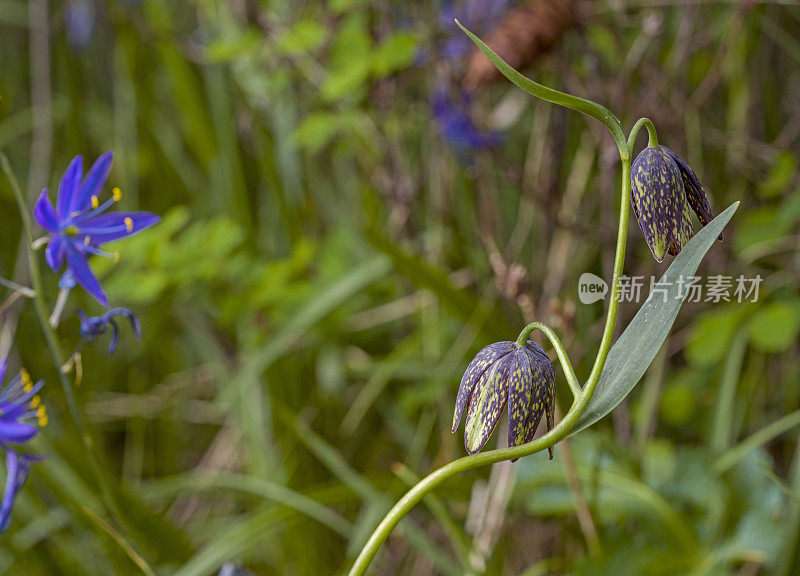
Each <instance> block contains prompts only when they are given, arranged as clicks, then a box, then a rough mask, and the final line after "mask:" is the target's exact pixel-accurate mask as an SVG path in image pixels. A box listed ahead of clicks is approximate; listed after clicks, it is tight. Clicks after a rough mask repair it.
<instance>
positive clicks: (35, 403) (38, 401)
mask: <svg viewBox="0 0 800 576" xmlns="http://www.w3.org/2000/svg"><path fill="white" fill-rule="evenodd" d="M41 403H42V399H41V398H40V397H39V395H38V394H37V395H36V396H34V397H33V398H31V410H36V409H37V408H38V407H39V405H40V404H41Z"/></svg>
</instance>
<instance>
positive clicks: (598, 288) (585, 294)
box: [578, 272, 608, 304]
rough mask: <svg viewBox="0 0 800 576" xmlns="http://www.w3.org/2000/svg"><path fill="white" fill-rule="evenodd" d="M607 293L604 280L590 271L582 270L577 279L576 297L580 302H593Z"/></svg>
mask: <svg viewBox="0 0 800 576" xmlns="http://www.w3.org/2000/svg"><path fill="white" fill-rule="evenodd" d="M606 294H608V284H606V281H605V280H603V279H602V278H600V277H599V276H595V275H594V274H592V273H591V272H584V273H583V274H581V277H580V278H579V279H578V299H579V300H580V301H581V303H582V304H593V303H595V302H597V301H598V300H602V299H603V298H605V297H606Z"/></svg>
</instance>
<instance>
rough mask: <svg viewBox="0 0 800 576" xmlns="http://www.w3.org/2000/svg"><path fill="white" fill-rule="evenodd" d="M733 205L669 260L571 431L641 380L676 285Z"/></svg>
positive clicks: (671, 318)
mask: <svg viewBox="0 0 800 576" xmlns="http://www.w3.org/2000/svg"><path fill="white" fill-rule="evenodd" d="M738 207H739V203H738V202H735V203H733V204H732V205H730V206H729V207H728V208H727V209H726V210H725V211H724V212H722V213H721V214H720V215H719V216H717V217H716V218H714V220H712V221H711V222H710V223H709V224H708V225H707V226H705V227H704V228H703V229H701V230H700V231H699V232H698V233H697V234H696V235H695V236H694V238H692V239H691V240H690V241H689V243H688V244H687V245H686V246H685V247H684V248H683V250H681V252H680V254H678V255H677V256H676V257H675V260H674V261H673V262H672V264H671V265H670V267H669V268H668V269H667V271H666V272H665V273H664V276H662V277H661V280H659V284H661V285H662V286H664V287H665V290H664V292H666V302H665V301H664V300H665V299H664V296H663V292H658V293H656V294H655V297H651V298H648V300H647V301H646V302H645V303H644V304H642V307H641V308H640V309H639V312H637V313H636V316H634V318H633V320H631V323H630V324H629V325H628V327H627V328H626V329H625V331H624V332H623V333H622V335H621V336H620V337H619V339H618V340H617V341H616V342H615V343H614V345H613V346H612V347H611V350H610V351H609V353H608V358H607V359H606V363H605V366H604V367H603V371H602V373H601V374H600V380H599V381H598V382H597V388H596V389H595V392H594V395H593V396H592V399H591V400H590V401H589V405H588V406H587V407H586V411H585V412H584V413H583V414H582V415H581V417H580V418H579V419H578V422H577V423H576V424H575V428H574V430H573V431H572V433H573V434H574V433H575V432H579V431H580V430H583V429H584V428H586V427H588V426H591V425H592V424H594V423H595V422H597V421H598V420H600V418H602V417H603V416H605V415H606V414H608V413H609V412H611V411H612V410H613V409H614V408H615V407H616V406H617V405H618V404H619V403H620V402H622V399H623V398H625V396H627V395H628V394H629V393H630V391H631V390H633V387H634V386H635V385H636V383H637V382H639V380H640V379H641V378H642V376H643V375H644V373H645V371H646V370H647V367H648V366H650V363H651V362H652V361H653V358H655V356H656V354H657V353H658V350H659V348H661V345H662V344H663V343H664V340H665V339H666V338H667V335H668V334H669V331H670V329H671V328H672V324H673V322H675V318H676V317H677V316H678V311H679V310H680V308H681V305H682V304H683V300H684V298H685V289H684V297H679V296H678V290H679V288H680V286H679V284H678V283H677V279H678V278H679V277H681V276H683V277H684V278H686V279H688V277H689V276H693V275H694V273H695V272H697V267H698V266H699V265H700V261H701V260H702V259H703V256H705V254H706V252H708V250H709V249H710V248H711V246H712V245H713V244H714V241H715V240H716V238H717V236H719V234H720V232H722V229H723V228H725V225H726V224H727V223H728V221H729V220H730V219H731V217H732V216H733V213H734V212H736V209H737V208H738Z"/></svg>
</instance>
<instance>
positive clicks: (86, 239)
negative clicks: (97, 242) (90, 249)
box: [83, 236, 90, 246]
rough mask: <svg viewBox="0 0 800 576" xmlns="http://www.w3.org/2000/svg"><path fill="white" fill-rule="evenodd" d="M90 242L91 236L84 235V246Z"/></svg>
mask: <svg viewBox="0 0 800 576" xmlns="http://www.w3.org/2000/svg"><path fill="white" fill-rule="evenodd" d="M89 242H90V240H89V237H88V236H84V237H83V245H84V246H88V245H89Z"/></svg>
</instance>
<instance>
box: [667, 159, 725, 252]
mask: <svg viewBox="0 0 800 576" xmlns="http://www.w3.org/2000/svg"><path fill="white" fill-rule="evenodd" d="M659 148H662V149H664V151H665V152H666V153H667V154H668V155H669V157H670V158H672V160H673V161H674V162H675V164H676V165H677V166H678V169H679V170H680V172H681V179H682V180H683V189H684V191H685V193H686V199H687V200H688V202H689V206H690V207H691V208H692V210H694V213H695V214H697V218H698V219H699V220H700V224H702V225H703V226H705V225H706V224H708V223H709V222H711V221H712V220H713V219H714V212H713V211H712V210H711V204H710V203H709V201H708V194H707V193H706V189H705V188H703V183H702V182H700V178H698V177H697V174H695V173H694V170H692V169H691V167H690V166H689V165H688V164H687V163H686V162H685V161H684V159H683V158H681V157H680V156H678V155H677V154H675V152H673V151H672V150H670V149H669V148H667V147H666V146H659ZM719 240H720V241H721V240H722V234H720V235H719Z"/></svg>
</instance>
